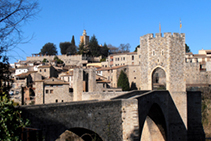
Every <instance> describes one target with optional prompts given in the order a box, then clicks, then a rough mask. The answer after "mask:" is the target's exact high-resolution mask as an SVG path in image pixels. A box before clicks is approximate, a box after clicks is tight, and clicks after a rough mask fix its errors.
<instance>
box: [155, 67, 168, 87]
mask: <svg viewBox="0 0 211 141" xmlns="http://www.w3.org/2000/svg"><path fill="white" fill-rule="evenodd" d="M152 90H166V73H165V71H164V70H163V69H162V68H160V67H158V68H156V69H155V70H154V71H153V72H152Z"/></svg>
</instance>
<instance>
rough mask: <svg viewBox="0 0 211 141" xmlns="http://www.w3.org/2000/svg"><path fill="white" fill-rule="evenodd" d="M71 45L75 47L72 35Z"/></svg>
mask: <svg viewBox="0 0 211 141" xmlns="http://www.w3.org/2000/svg"><path fill="white" fill-rule="evenodd" d="M71 44H72V45H73V46H74V47H75V39H74V35H73V36H72V40H71Z"/></svg>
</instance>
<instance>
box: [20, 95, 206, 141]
mask: <svg viewBox="0 0 211 141" xmlns="http://www.w3.org/2000/svg"><path fill="white" fill-rule="evenodd" d="M184 108H187V121H188V123H187V127H186V126H185V124H184V123H183V120H182V119H181V116H180V114H179V112H178V110H177V108H176V106H175V104H174V102H173V100H172V98H171V95H170V94H169V92H168V91H132V92H129V93H127V94H124V95H121V96H119V97H116V98H113V99H111V100H108V101H97V100H96V101H80V102H68V103H55V104H45V105H34V106H21V107H20V109H21V110H22V111H23V113H22V117H24V118H28V119H29V120H30V121H31V127H33V128H38V129H41V131H42V137H43V138H45V140H47V141H53V140H56V139H58V138H59V137H60V135H61V134H62V133H64V132H65V131H66V130H69V131H71V132H73V133H75V134H76V135H78V136H79V137H82V138H83V140H85V141H91V140H92V139H93V138H95V139H97V140H99V141H140V140H142V141H155V140H158V141H162V140H163V141H187V140H191V141H193V140H196V141H200V140H204V132H203V127H202V124H201V93H200V92H187V107H184Z"/></svg>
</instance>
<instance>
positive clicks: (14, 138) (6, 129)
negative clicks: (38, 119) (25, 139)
mask: <svg viewBox="0 0 211 141" xmlns="http://www.w3.org/2000/svg"><path fill="white" fill-rule="evenodd" d="M0 109H1V110H0V117H1V120H0V140H1V141H19V136H20V133H21V128H22V127H25V126H27V125H29V121H28V120H27V121H24V120H23V119H22V118H21V116H20V114H21V111H19V110H17V108H15V107H14V103H13V101H10V100H9V98H8V96H7V95H6V93H4V92H3V93H2V95H1V97H0Z"/></svg>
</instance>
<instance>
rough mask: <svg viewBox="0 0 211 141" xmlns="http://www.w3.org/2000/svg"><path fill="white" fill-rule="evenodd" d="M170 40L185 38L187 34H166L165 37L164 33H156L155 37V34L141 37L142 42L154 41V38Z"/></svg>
mask: <svg viewBox="0 0 211 141" xmlns="http://www.w3.org/2000/svg"><path fill="white" fill-rule="evenodd" d="M160 37H161V38H169V37H172V38H185V33H181V34H179V33H171V32H165V33H164V36H162V33H155V36H154V34H153V33H149V34H146V35H144V36H141V37H140V40H146V39H153V38H160Z"/></svg>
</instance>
